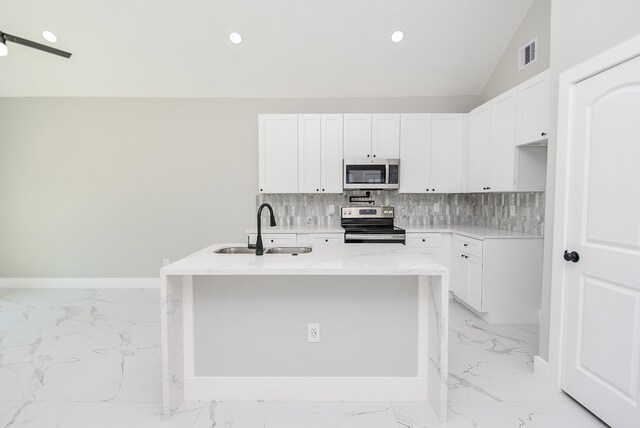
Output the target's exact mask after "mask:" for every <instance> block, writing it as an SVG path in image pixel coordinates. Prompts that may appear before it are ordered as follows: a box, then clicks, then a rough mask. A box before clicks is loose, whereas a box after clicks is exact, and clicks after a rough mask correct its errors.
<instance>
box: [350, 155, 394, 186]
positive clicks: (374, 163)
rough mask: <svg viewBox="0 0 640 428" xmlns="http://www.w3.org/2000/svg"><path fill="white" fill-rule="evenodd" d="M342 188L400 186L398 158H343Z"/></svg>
mask: <svg viewBox="0 0 640 428" xmlns="http://www.w3.org/2000/svg"><path fill="white" fill-rule="evenodd" d="M342 188H343V189H345V190H354V189H370V190H371V189H381V190H394V189H399V188H400V159H369V158H367V159H345V160H344V174H343V186H342Z"/></svg>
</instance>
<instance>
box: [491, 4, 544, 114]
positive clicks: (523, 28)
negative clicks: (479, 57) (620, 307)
mask: <svg viewBox="0 0 640 428" xmlns="http://www.w3.org/2000/svg"><path fill="white" fill-rule="evenodd" d="M550 15H551V0H536V1H535V2H533V4H532V5H531V7H530V8H529V11H528V12H527V15H526V16H525V17H524V19H523V20H522V22H521V23H520V26H519V27H518V30H517V31H516V32H515V34H514V35H513V37H512V38H511V41H510V42H509V46H507V49H505V51H504V54H502V58H500V61H499V62H498V64H497V65H496V68H495V70H494V71H493V74H492V75H491V78H490V79H489V81H488V82H487V84H486V86H485V87H484V90H483V91H482V101H483V102H485V101H489V100H490V99H492V98H494V97H496V96H498V95H500V94H501V93H503V92H505V91H507V90H509V89H511V88H513V87H515V86H518V85H519V84H520V83H522V82H524V81H525V80H527V79H530V78H532V77H533V76H535V75H536V74H539V73H541V72H543V71H544V70H546V69H547V68H549V58H550V53H549V40H550ZM534 38H537V40H538V43H537V46H538V52H537V53H538V57H537V59H536V61H534V62H532V63H531V64H530V65H528V66H527V67H525V68H524V69H522V70H518V54H519V50H520V48H521V47H523V46H524V45H526V44H527V43H529V42H531V41H532V40H533V39H534Z"/></svg>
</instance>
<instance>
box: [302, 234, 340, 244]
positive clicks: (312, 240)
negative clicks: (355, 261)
mask: <svg viewBox="0 0 640 428" xmlns="http://www.w3.org/2000/svg"><path fill="white" fill-rule="evenodd" d="M297 243H298V245H311V246H316V245H336V244H344V234H343V233H309V234H306V233H299V234H298V238H297Z"/></svg>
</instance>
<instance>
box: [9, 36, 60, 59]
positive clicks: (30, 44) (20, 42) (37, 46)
mask: <svg viewBox="0 0 640 428" xmlns="http://www.w3.org/2000/svg"><path fill="white" fill-rule="evenodd" d="M7 42H11V43H16V44H18V45H22V46H27V47H29V48H33V49H38V50H41V51H44V52H48V53H50V54H54V55H58V56H62V57H65V58H71V53H69V52H65V51H61V50H60V49H56V48H52V47H51V46H47V45H43V44H41V43H36V42H32V41H31V40H27V39H23V38H22V37H17V36H13V35H11V34H7V33H3V32H2V31H0V56H7V54H8V53H9V50H8V48H7Z"/></svg>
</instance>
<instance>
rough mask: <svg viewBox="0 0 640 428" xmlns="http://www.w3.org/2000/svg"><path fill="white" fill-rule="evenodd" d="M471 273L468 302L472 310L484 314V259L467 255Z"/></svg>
mask: <svg viewBox="0 0 640 428" xmlns="http://www.w3.org/2000/svg"><path fill="white" fill-rule="evenodd" d="M465 260H466V263H467V265H468V267H467V269H468V271H469V274H468V275H469V292H468V293H469V295H468V301H467V303H469V304H470V305H471V307H472V308H474V309H475V310H477V311H481V312H482V259H481V258H480V257H476V256H470V255H467V258H466V259H465Z"/></svg>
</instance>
